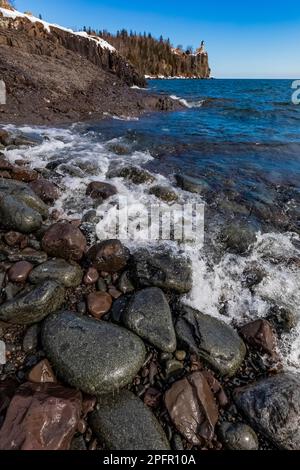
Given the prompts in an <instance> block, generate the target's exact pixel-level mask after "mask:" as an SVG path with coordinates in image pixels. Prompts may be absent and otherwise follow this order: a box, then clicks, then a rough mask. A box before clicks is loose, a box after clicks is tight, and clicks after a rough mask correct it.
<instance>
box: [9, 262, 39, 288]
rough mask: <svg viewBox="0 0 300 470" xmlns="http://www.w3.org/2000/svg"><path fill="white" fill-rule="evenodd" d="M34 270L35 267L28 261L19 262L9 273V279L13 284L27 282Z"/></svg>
mask: <svg viewBox="0 0 300 470" xmlns="http://www.w3.org/2000/svg"><path fill="white" fill-rule="evenodd" d="M32 269H33V265H32V264H31V263H28V261H19V262H18V263H16V264H14V265H13V266H12V267H11V268H10V269H9V271H8V279H9V280H10V281H11V282H21V283H22V282H25V281H26V280H27V278H28V276H29V274H30V272H31V271H32Z"/></svg>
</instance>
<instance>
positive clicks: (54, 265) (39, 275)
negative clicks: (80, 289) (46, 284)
mask: <svg viewBox="0 0 300 470" xmlns="http://www.w3.org/2000/svg"><path fill="white" fill-rule="evenodd" d="M82 276H83V272H82V269H81V267H80V266H79V265H78V264H76V263H68V262H67V261H66V260H64V259H51V260H48V261H46V262H45V263H42V264H40V265H39V266H37V267H36V268H34V269H33V270H32V271H31V273H30V276H29V281H30V282H31V283H32V284H39V283H40V282H42V281H46V280H53V281H57V282H58V283H60V284H63V285H64V286H65V287H77V286H79V284H80V283H81V281H82Z"/></svg>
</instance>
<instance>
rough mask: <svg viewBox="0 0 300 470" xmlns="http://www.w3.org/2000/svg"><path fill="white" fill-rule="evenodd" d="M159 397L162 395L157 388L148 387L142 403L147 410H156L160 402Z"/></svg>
mask: <svg viewBox="0 0 300 470" xmlns="http://www.w3.org/2000/svg"><path fill="white" fill-rule="evenodd" d="M161 396H162V394H161V392H160V391H159V390H157V388H154V387H149V388H147V390H146V393H145V395H144V399H143V401H144V403H145V405H146V406H149V408H157V407H158V406H159V403H160V401H161Z"/></svg>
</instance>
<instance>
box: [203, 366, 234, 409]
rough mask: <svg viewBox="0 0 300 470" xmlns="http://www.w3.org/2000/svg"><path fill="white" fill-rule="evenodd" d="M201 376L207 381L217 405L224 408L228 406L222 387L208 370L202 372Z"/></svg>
mask: <svg viewBox="0 0 300 470" xmlns="http://www.w3.org/2000/svg"><path fill="white" fill-rule="evenodd" d="M202 374H203V375H204V377H205V378H206V380H207V383H208V385H209V386H210V388H211V390H212V392H213V394H214V395H215V397H216V398H217V400H218V402H219V405H220V406H221V407H222V408H224V407H225V406H227V405H228V403H229V400H228V398H227V395H226V393H225V392H224V390H223V387H222V385H221V384H220V382H219V381H218V380H217V379H216V378H215V376H214V375H213V373H212V372H211V371H210V370H203V371H202Z"/></svg>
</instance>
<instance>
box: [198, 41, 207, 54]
mask: <svg viewBox="0 0 300 470" xmlns="http://www.w3.org/2000/svg"><path fill="white" fill-rule="evenodd" d="M205 52H206V51H205V43H204V41H201V44H200V47H198V49H197V54H205Z"/></svg>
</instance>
